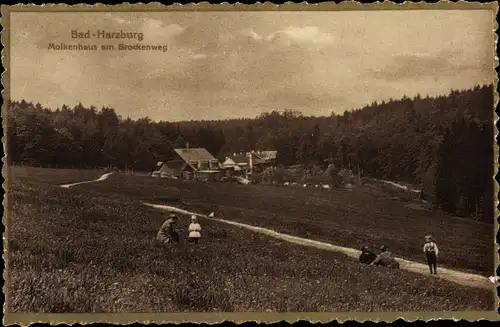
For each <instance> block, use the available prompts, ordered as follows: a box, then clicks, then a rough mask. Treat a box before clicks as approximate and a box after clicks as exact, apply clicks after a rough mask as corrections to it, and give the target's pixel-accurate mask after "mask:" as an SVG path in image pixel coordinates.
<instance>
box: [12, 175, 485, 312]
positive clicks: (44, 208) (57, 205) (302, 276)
mask: <svg viewBox="0 0 500 327" xmlns="http://www.w3.org/2000/svg"><path fill="white" fill-rule="evenodd" d="M13 171H14V172H15V174H11V175H10V176H9V181H8V184H7V189H8V191H7V196H8V205H7V208H6V209H7V211H8V218H9V237H8V242H9V264H8V270H9V279H8V285H7V286H8V301H7V304H8V306H7V310H8V311H10V312H26V311H31V312H172V311H434V310H438V311H443V310H447V311H449V310H491V309H492V306H493V294H492V293H491V292H487V291H484V290H480V289H472V288H467V287H460V286H458V285H456V284H452V283H448V282H444V281H440V280H436V279H431V278H428V277H426V276H420V275H415V274H412V273H408V272H405V271H397V270H387V269H384V268H376V267H367V266H364V265H360V264H358V263H357V262H355V261H353V260H351V259H349V258H346V257H345V256H343V255H340V254H336V253H332V252H328V251H321V250H316V249H311V248H306V247H301V246H296V245H292V244H288V243H282V242H277V241H274V240H272V239H269V238H266V237H264V236H261V235H258V234H254V233H251V232H248V231H246V230H242V229H238V228H232V227H228V226H225V225H221V224H219V223H217V222H213V221H209V220H206V219H203V220H202V221H201V223H202V226H203V228H204V230H203V240H202V243H201V244H200V246H199V247H192V246H190V245H188V244H185V243H184V242H182V243H181V244H179V245H178V246H174V247H166V248H163V247H156V246H154V243H153V237H154V236H155V233H156V230H157V229H158V227H159V226H160V225H161V223H162V222H163V220H164V219H165V218H166V217H165V214H164V213H162V212H160V211H158V210H154V209H151V208H147V207H145V206H144V205H142V203H141V201H140V199H138V198H136V197H133V196H130V195H125V194H118V193H117V192H111V191H110V192H105V191H104V190H103V191H95V190H91V188H89V186H90V185H97V184H98V183H96V184H86V185H82V187H79V186H77V187H75V188H70V189H63V188H60V187H58V185H57V184H59V183H65V182H72V181H78V180H79V178H80V177H81V178H82V179H80V180H84V179H83V178H85V177H83V176H77V175H78V174H79V173H78V172H74V176H72V177H74V178H72V179H71V180H64V181H61V178H60V177H59V176H57V174H58V172H57V171H44V174H45V177H44V178H43V180H44V182H41V180H42V179H40V178H39V177H37V176H36V175H37V172H35V171H30V170H26V171H24V172H23V171H21V172H19V171H16V170H13ZM11 172H12V171H11ZM50 174H54V181H56V182H55V183H54V184H55V185H54V184H53V185H50V183H49V182H46V181H47V180H48V179H50V178H49V177H48V175H50ZM77 177H78V178H77ZM97 177H99V174H97V173H96V175H95V176H92V177H90V178H89V179H95V178H97ZM105 182H107V181H105ZM105 182H102V183H101V184H100V185H103V186H105V185H110V184H105ZM135 182H136V181H135V180H133V179H131V180H130V183H135ZM135 187H137V188H143V187H146V186H144V185H141V184H135ZM151 191H152V190H151ZM186 218H187V217H185V218H182V219H180V222H179V226H178V228H179V230H180V231H181V236H184V234H183V231H186V229H187V224H188V219H186Z"/></svg>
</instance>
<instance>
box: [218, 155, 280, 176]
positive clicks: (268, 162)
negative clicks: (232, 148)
mask: <svg viewBox="0 0 500 327" xmlns="http://www.w3.org/2000/svg"><path fill="white" fill-rule="evenodd" d="M277 153H278V151H249V152H240V153H233V155H232V156H227V157H226V159H225V161H224V162H222V164H221V168H222V169H225V170H234V171H243V172H245V173H247V174H248V173H252V172H255V173H257V172H262V171H264V170H265V169H266V168H267V167H272V166H274V164H275V161H276V156H277Z"/></svg>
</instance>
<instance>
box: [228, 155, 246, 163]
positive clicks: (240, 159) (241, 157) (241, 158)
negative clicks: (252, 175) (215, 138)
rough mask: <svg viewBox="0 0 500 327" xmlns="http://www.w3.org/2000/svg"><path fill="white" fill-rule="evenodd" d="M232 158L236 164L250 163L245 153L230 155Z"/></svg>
mask: <svg viewBox="0 0 500 327" xmlns="http://www.w3.org/2000/svg"><path fill="white" fill-rule="evenodd" d="M229 158H231V160H233V161H234V162H235V163H236V164H242V163H248V158H247V157H246V156H245V155H235V156H230V157H229Z"/></svg>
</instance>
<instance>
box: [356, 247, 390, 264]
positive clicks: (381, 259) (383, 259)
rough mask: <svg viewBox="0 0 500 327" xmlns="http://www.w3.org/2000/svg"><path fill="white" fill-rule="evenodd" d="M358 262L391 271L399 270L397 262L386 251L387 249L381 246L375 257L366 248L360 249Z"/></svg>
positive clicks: (373, 253)
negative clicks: (386, 268) (390, 269)
mask: <svg viewBox="0 0 500 327" xmlns="http://www.w3.org/2000/svg"><path fill="white" fill-rule="evenodd" d="M359 262H361V263H364V264H368V265H371V266H384V267H388V268H393V269H399V262H398V261H397V260H396V259H394V257H393V256H392V253H391V252H389V251H387V247H386V246H385V245H382V246H381V247H380V254H379V255H376V254H375V252H373V251H372V250H371V249H370V248H369V247H368V246H366V245H365V246H363V247H362V248H361V254H360V256H359Z"/></svg>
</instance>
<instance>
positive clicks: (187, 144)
mask: <svg viewBox="0 0 500 327" xmlns="http://www.w3.org/2000/svg"><path fill="white" fill-rule="evenodd" d="M186 151H189V142H186Z"/></svg>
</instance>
